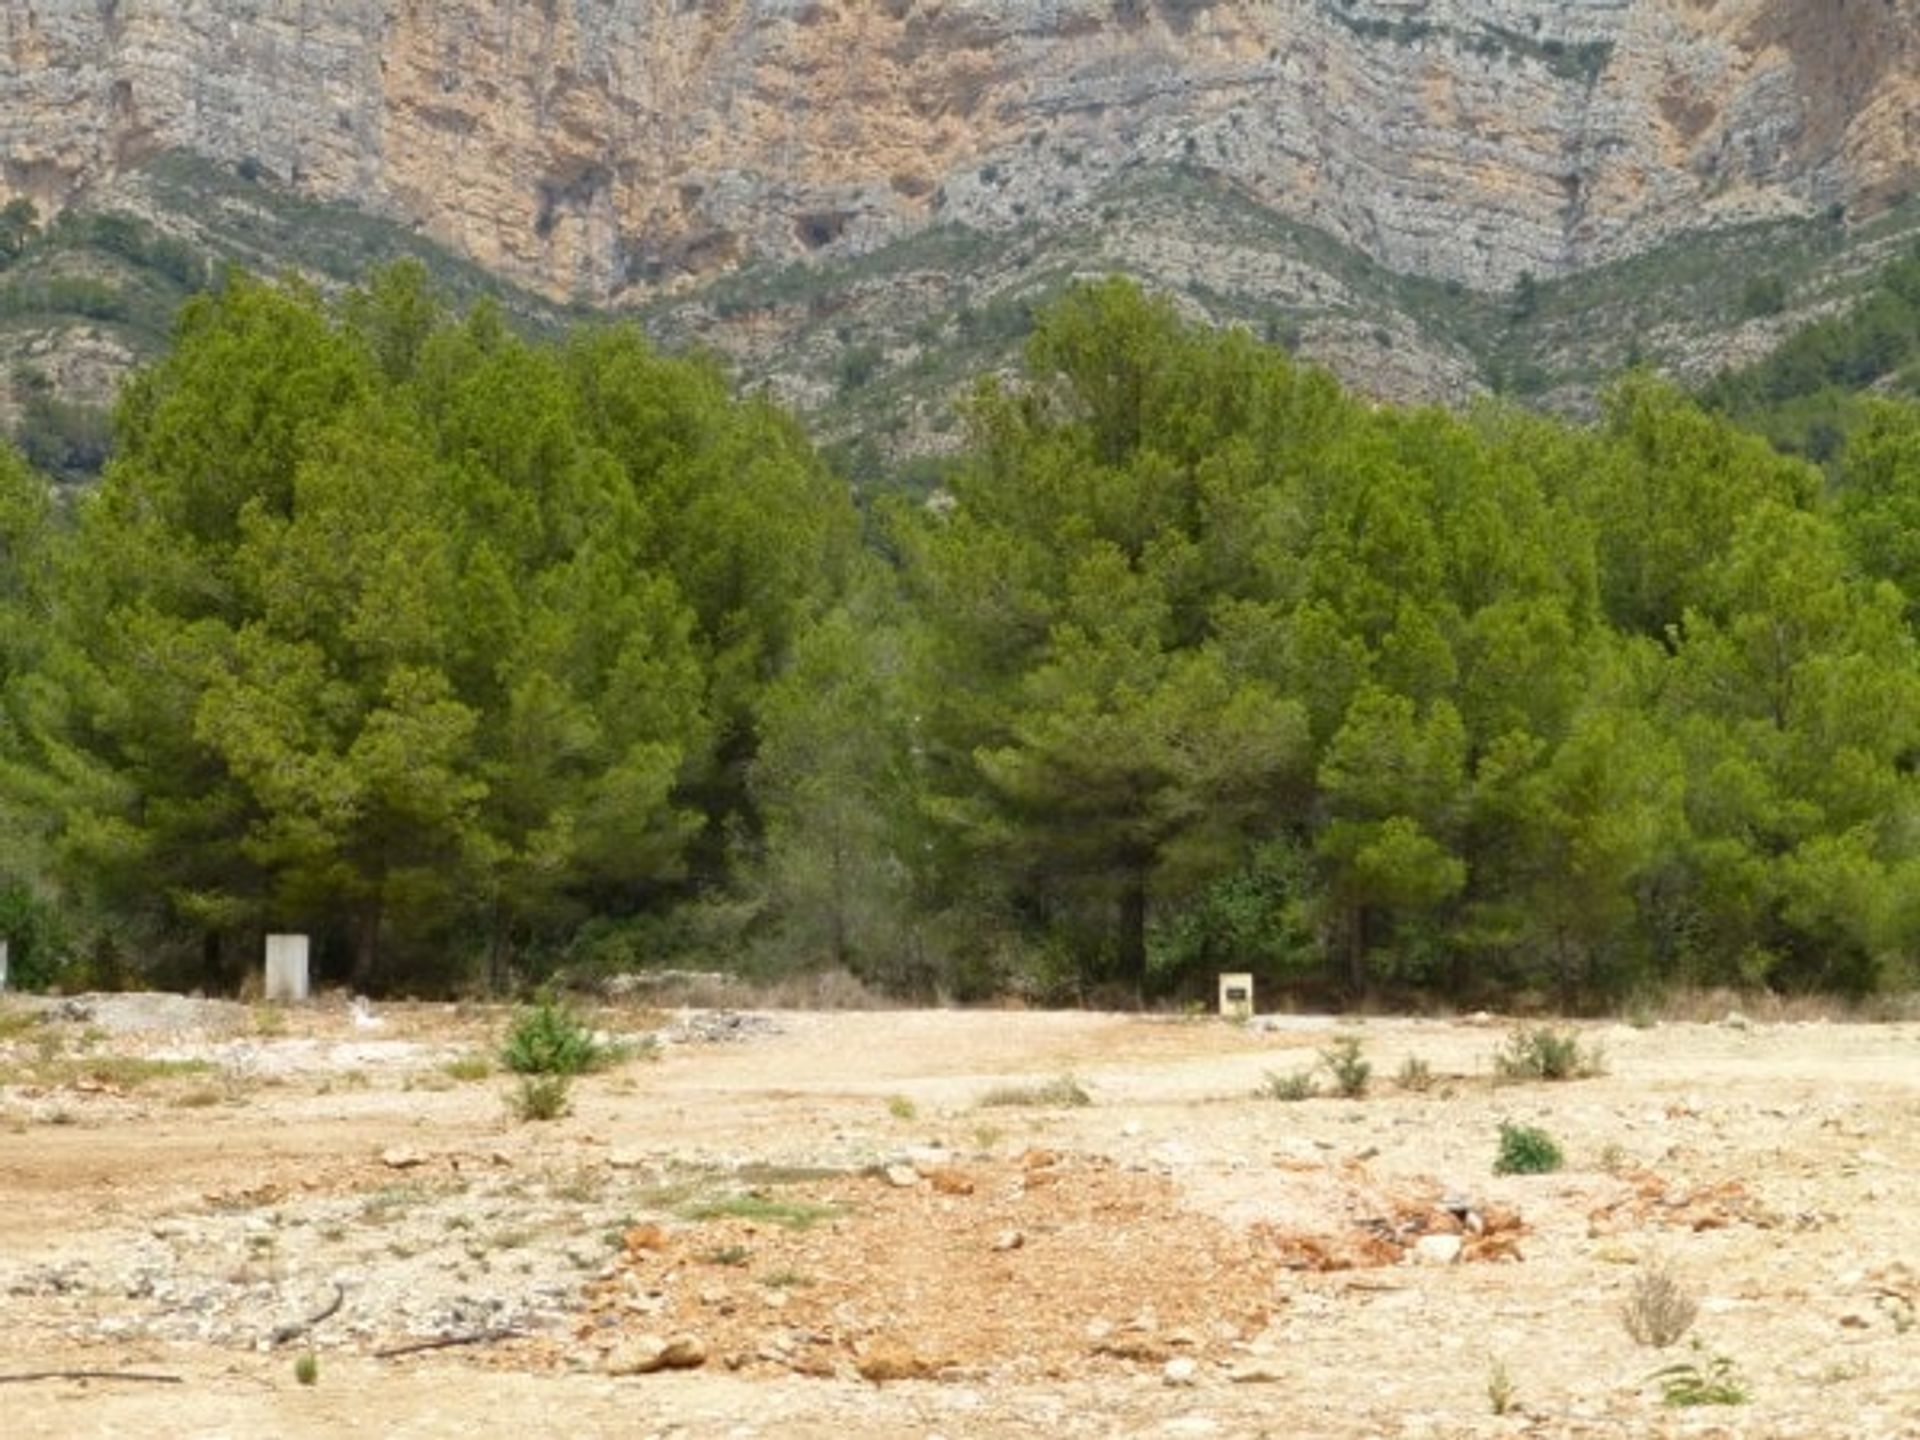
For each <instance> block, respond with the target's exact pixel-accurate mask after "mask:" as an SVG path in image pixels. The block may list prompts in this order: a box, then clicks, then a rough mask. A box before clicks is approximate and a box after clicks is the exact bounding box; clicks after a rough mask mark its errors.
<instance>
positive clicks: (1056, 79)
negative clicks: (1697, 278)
mask: <svg viewBox="0 0 1920 1440" xmlns="http://www.w3.org/2000/svg"><path fill="white" fill-rule="evenodd" d="M167 149H187V150H191V151H195V152H198V153H200V154H202V155H205V156H208V157H211V158H213V159H216V160H219V161H222V162H225V163H229V164H234V165H239V166H242V167H254V168H255V169H257V171H258V172H259V173H260V174H262V175H265V176H271V177H273V178H275V179H277V180H279V181H281V182H283V183H288V184H291V185H293V186H295V187H296V188H298V189H300V190H301V191H303V192H305V193H308V194H311V195H313V196H315V197H320V198H325V199H332V200H343V201H350V202H352V203H354V204H356V205H359V206H362V207H365V208H367V209H368V210H371V211H373V212H376V213H379V214H383V215H386V216H389V217H392V218H396V219H400V220H403V221H406V222H409V223H413V224H417V225H418V226H420V227H421V228H422V229H423V230H425V231H426V232H427V233H429V234H431V235H432V236H433V237H434V238H436V239H437V240H439V241H441V242H443V243H445V244H447V245H449V246H450V247H452V248H453V249H454V250H456V251H458V252H461V253H463V254H465V255H468V256H470V257H471V258H473V259H474V260H476V261H478V262H480V263H481V264H483V265H485V266H487V267H489V268H491V269H493V270H495V271H497V272H499V273H502V274H504V275H506V276H509V277H511V278H512V279H514V280H516V281H519V282H521V283H523V284H529V285H532V286H534V287H537V288H539V289H541V290H543V291H545V292H547V293H549V294H553V295H558V296H575V297H578V298H582V299H586V300H590V301H594V302H600V303H605V302H610V301H618V300H621V299H623V298H626V299H638V298H641V297H643V296H645V295H648V294H653V293H658V292H659V291H661V290H663V289H672V288H675V287H679V286H685V285H689V284H693V283H697V282H698V281H700V280H702V279H705V278H710V277H712V276H714V275H716V274H718V273H721V272H724V271H726V270H727V269H729V268H731V267H733V266H735V265H737V264H740V263H742V262H743V261H745V260H748V259H753V258H761V259H765V258H781V257H796V258H797V257H803V256H807V255H821V254H848V253H858V252H861V251H863V250H866V249H870V248H873V247H876V246H878V245H880V244H883V243H885V242H887V241H889V240H893V239H897V238H899V237H901V236H903V235H906V234H909V233H911V232H913V231H914V230H916V229H918V228H922V227H925V226H927V225H929V224H931V223H933V222H934V221H936V220H939V219H942V218H950V219H955V220H961V221H964V222H967V223H969V224H971V225H974V226H979V227H987V228H994V227H1013V226H1015V225H1017V224H1019V223H1021V221H1022V220H1023V219H1043V218H1045V217H1047V216H1049V215H1051V214H1054V213H1056V212H1060V211H1066V212H1069V213H1071V212H1073V211H1074V209H1075V207H1082V208H1084V207H1087V206H1089V205H1091V204H1093V203H1094V202H1093V200H1092V197H1093V196H1094V195H1095V194H1096V193H1097V192H1098V191H1099V190H1100V189H1101V188H1102V186H1103V185H1106V184H1107V183H1109V182H1111V181H1112V180H1113V179H1114V178H1115V177H1116V176H1117V175H1120V174H1121V173H1122V172H1124V171H1125V170H1126V169H1127V168H1129V167H1132V166H1138V165H1141V164H1164V163H1168V162H1173V163H1182V162H1185V163H1190V164H1193V165H1197V166H1201V167H1205V168H1206V169H1207V170H1208V171H1210V172H1212V173H1214V174H1215V175H1218V176H1221V177H1224V179H1225V180H1226V181H1227V182H1229V183H1231V184H1232V185H1234V186H1235V187H1237V188H1238V189H1239V190H1241V191H1242V192H1244V194H1245V195H1246V196H1247V197H1249V198H1250V199H1252V200H1254V201H1255V202H1257V203H1259V204H1260V205H1262V206H1264V207H1267V208H1269V209H1271V210H1274V211H1276V212H1278V213H1280V214H1282V215H1285V216H1288V217H1290V218H1292V219H1296V220H1298V221H1300V222H1302V223H1305V224H1309V225H1312V226H1314V227H1315V228H1317V229H1320V230H1323V231H1325V232H1327V233H1329V234H1331V235H1333V236H1334V237H1336V238H1337V239H1339V240H1341V241H1344V242H1345V243H1347V244H1350V245H1352V246H1354V247H1356V248H1358V249H1359V250H1361V251H1362V252H1364V253H1366V254H1368V255H1370V256H1371V257H1373V258H1374V259H1375V260H1378V261H1380V262H1382V263H1383V264H1385V265H1387V266H1388V267H1390V268H1392V269H1394V270H1398V271H1405V272H1412V273H1417V274H1424V275H1429V276H1433V277H1436V278H1441V279H1447V280H1455V281H1459V282H1462V283H1464V284H1466V285H1468V286H1472V287H1476V288H1481V289H1496V288H1500V287H1504V286H1507V285H1510V284H1512V283H1513V282H1514V281H1515V279H1516V278H1517V277H1518V276H1519V275H1521V274H1522V273H1526V272H1531V273H1532V274H1534V275H1536V276H1538V277H1540V278H1542V279H1545V278H1550V277H1553V276H1557V275H1562V274H1566V273H1569V272H1571V271H1574V270H1578V269H1581V268H1584V267H1587V266H1590V265H1593V264H1596V263H1600V262H1603V261H1606V260H1611V259H1616V258H1620V257H1621V256H1623V255H1625V254H1629V253H1633V252H1636V251H1638V250H1641V249H1644V248H1646V247H1648V246H1650V245H1653V244H1657V243H1659V242H1660V241H1662V240H1665V239H1668V238H1672V237H1673V236H1675V235H1676V234H1679V233H1681V232H1685V231H1689V230H1695V229H1700V228H1704V227H1714V226H1718V225H1723V224H1730V223H1735V222H1738V221H1743V220H1749V219H1757V218H1764V217H1772V216H1782V215H1792V214H1804V213H1811V212H1814V211H1819V210H1825V209H1827V208H1828V207H1830V206H1834V205H1842V206H1845V207H1847V208H1848V211H1849V212H1850V213H1854V214H1862V213H1868V212H1871V211H1872V210H1873V209H1874V208H1875V207H1877V206H1880V205H1883V204H1885V203H1887V202H1889V201H1890V200H1893V199H1896V198H1899V197H1900V196H1902V195H1904V194H1905V193H1907V192H1908V191H1909V190H1910V189H1911V188H1912V187H1913V185H1914V184H1915V181H1916V176H1920V158H1917V157H1920V0H537V3H536V0H324V3H322V0H9V3H8V4H7V5H6V6H5V7H4V8H3V9H0V199H3V198H6V197H9V196H12V195H19V194H24V195H27V196H30V197H32V198H33V199H34V200H36V201H37V202H38V203H39V204H40V205H41V206H42V208H43V209H56V208H58V207H59V206H60V205H62V204H64V203H66V202H67V201H68V200H70V199H71V198H73V197H74V196H75V195H76V194H78V193H79V192H81V191H82V190H84V189H85V188H86V187H88V186H89V185H92V184H95V183H97V182H99V181H102V180H107V179H111V178H112V176H113V175H114V173H115V172H116V171H117V170H119V169H121V168H123V167H126V166H129V165H131V164H134V163H137V162H138V161H139V160H140V159H141V158H143V157H145V156H147V155H150V154H152V153H154V152H157V151H161V150H167Z"/></svg>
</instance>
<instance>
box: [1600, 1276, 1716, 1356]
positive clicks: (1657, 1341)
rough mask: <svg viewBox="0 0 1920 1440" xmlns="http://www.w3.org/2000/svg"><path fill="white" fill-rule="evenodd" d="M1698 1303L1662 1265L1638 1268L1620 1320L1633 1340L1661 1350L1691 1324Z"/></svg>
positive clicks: (1622, 1308)
mask: <svg viewBox="0 0 1920 1440" xmlns="http://www.w3.org/2000/svg"><path fill="white" fill-rule="evenodd" d="M1699 1313H1700V1305H1699V1302H1698V1301H1696V1300H1695V1299H1694V1298H1693V1296H1692V1295H1690V1294H1688V1293H1687V1290H1686V1287H1684V1286H1683V1285H1681V1283H1680V1282H1679V1280H1678V1279H1676V1278H1675V1276H1674V1274H1673V1272H1672V1271H1670V1270H1669V1269H1667V1267H1666V1266H1664V1265H1654V1266H1650V1267H1648V1268H1646V1269H1643V1270H1641V1271H1640V1272H1639V1273H1638V1274H1636V1275H1635V1276H1634V1277H1633V1289H1632V1290H1631V1291H1629V1292H1628V1294H1627V1299H1626V1303H1625V1304H1623V1305H1622V1306H1621V1307H1620V1320H1621V1323H1622V1324H1624V1325H1625V1326H1626V1327H1627V1334H1629V1335H1631V1336H1632V1337H1633V1338H1634V1341H1635V1343H1637V1344H1640V1345H1651V1346H1652V1347H1653V1348H1654V1349H1656V1350H1664V1349H1666V1348H1667V1346H1669V1345H1671V1344H1673V1343H1674V1342H1675V1341H1677V1340H1678V1339H1679V1338H1680V1337H1681V1336H1682V1335H1685V1334H1686V1333H1687V1331H1688V1329H1689V1328H1690V1327H1691V1326H1692V1325H1693V1321H1694V1317H1695V1316H1697V1315H1698V1314H1699Z"/></svg>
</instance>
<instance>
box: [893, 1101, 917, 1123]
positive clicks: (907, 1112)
mask: <svg viewBox="0 0 1920 1440" xmlns="http://www.w3.org/2000/svg"><path fill="white" fill-rule="evenodd" d="M887 1113H888V1114H889V1115H891V1116H892V1117H893V1118H894V1119H896V1120H912V1119H915V1118H916V1117H918V1115H919V1114H920V1108H919V1106H917V1105H915V1104H914V1103H913V1101H911V1100H909V1099H908V1098H907V1097H906V1096H904V1095H890V1096H888V1097H887Z"/></svg>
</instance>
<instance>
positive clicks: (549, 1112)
mask: <svg viewBox="0 0 1920 1440" xmlns="http://www.w3.org/2000/svg"><path fill="white" fill-rule="evenodd" d="M572 1092H573V1079H572V1077H571V1076H568V1075H522V1076H521V1077H520V1083H519V1085H518V1086H516V1087H515V1088H514V1089H513V1090H512V1091H511V1092H509V1094H508V1096H507V1108H508V1109H509V1110H511V1111H513V1114H514V1117H515V1118H516V1119H519V1120H558V1119H559V1118H560V1117H561V1116H563V1115H569V1114H571V1113H572V1112H573V1093H572Z"/></svg>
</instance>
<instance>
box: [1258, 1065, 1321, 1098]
mask: <svg viewBox="0 0 1920 1440" xmlns="http://www.w3.org/2000/svg"><path fill="white" fill-rule="evenodd" d="M1258 1093H1259V1094H1260V1095H1261V1096H1263V1097H1264V1098H1266V1099H1268V1100H1286V1101H1294V1100H1311V1099H1312V1098H1313V1097H1314V1096H1315V1095H1318V1094H1319V1093H1320V1087H1319V1086H1318V1085H1317V1084H1316V1083H1315V1082H1314V1078H1313V1071H1311V1070H1294V1071H1291V1072H1290V1073H1288V1074H1285V1075H1282V1074H1281V1073H1280V1072H1279V1071H1277V1070H1269V1071H1268V1072H1267V1079H1266V1083H1265V1084H1263V1085H1262V1086H1261V1087H1260V1089H1259V1091H1258Z"/></svg>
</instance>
